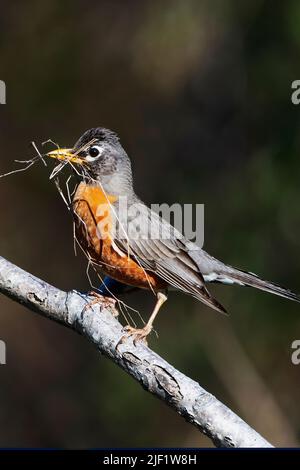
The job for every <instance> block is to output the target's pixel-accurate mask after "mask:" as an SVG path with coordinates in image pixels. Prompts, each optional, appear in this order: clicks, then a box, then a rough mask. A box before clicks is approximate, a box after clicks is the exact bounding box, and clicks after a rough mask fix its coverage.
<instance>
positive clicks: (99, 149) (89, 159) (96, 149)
mask: <svg viewBox="0 0 300 470" xmlns="http://www.w3.org/2000/svg"><path fill="white" fill-rule="evenodd" d="M103 151H104V149H103V148H102V147H99V146H98V145H93V147H91V148H90V149H89V153H88V155H87V156H86V158H85V159H86V161H87V162H94V161H95V160H97V158H99V157H101V155H102V153H103ZM91 153H94V156H93V155H91Z"/></svg>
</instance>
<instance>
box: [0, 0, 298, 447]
mask: <svg viewBox="0 0 300 470" xmlns="http://www.w3.org/2000/svg"><path fill="white" fill-rule="evenodd" d="M299 53H300V4H299V1H297V0H288V1H285V2H280V1H263V0H261V1H258V0H256V1H254V0H244V1H242V2H236V1H233V0H226V1H225V0H223V1H208V0H207V1H203V0H201V1H200V0H186V1H183V0H171V1H153V0H152V1H146V0H145V1H141V0H131V1H121V0H119V1H116V0H114V1H111V0H110V1H108V0H107V1H89V2H84V1H78V0H77V1H64V2H61V1H59V0H54V1H44V2H39V1H27V2H2V3H1V19H0V57H1V61H0V64H1V68H0V71H1V72H0V79H2V80H4V81H5V82H6V85H7V104H6V105H1V106H0V119H1V126H0V152H1V153H0V154H1V165H0V172H1V173H4V172H6V171H10V170H11V169H13V168H17V165H16V164H15V163H14V162H13V161H14V159H28V158H31V157H32V156H33V155H34V151H33V149H32V148H31V147H30V142H31V141H32V140H34V141H35V142H36V143H37V145H38V146H39V147H40V144H41V142H42V141H44V140H47V139H49V138H52V139H53V140H54V141H55V142H58V143H59V144H60V145H61V146H72V145H73V143H74V142H75V140H77V138H78V137H79V136H80V135H81V134H82V132H83V131H84V130H86V129H88V128H90V127H95V126H99V125H100V126H105V127H109V128H112V129H114V130H116V131H117V132H118V133H119V135H120V137H121V141H122V143H123V145H124V146H125V148H126V149H127V150H128V152H129V154H130V155H131V157H132V160H133V165H134V173H135V181H136V191H137V193H138V194H139V195H140V196H141V197H142V198H143V199H144V200H145V201H146V202H148V203H151V202H153V203H159V202H169V203H173V202H181V203H204V204H205V245H204V246H205V248H206V250H207V251H209V252H210V253H211V254H213V255H215V256H217V257H220V258H221V259H223V260H224V261H226V262H228V263H230V264H232V265H237V266H239V267H241V268H244V269H249V270H251V271H254V272H257V273H259V274H261V275H262V276H264V277H265V278H267V279H272V280H274V281H276V282H278V283H281V284H283V285H284V286H287V287H290V288H291V289H294V290H296V291H297V290H298V291H300V279H299V274H300V267H299V255H300V241H299V233H300V211H299V207H298V201H299V196H300V189H299V170H300V163H299V116H300V107H297V106H294V105H293V104H292V103H291V99H290V97H291V82H292V81H293V80H296V79H300V73H299V72H300V71H299ZM50 167H51V164H50V166H49V168H44V167H43V166H42V165H41V164H38V165H36V166H34V167H33V168H32V169H30V170H29V171H28V172H25V173H19V174H15V175H13V176H10V177H7V178H3V179H1V180H0V207H1V231H0V246H1V251H0V254H1V255H2V256H5V257H6V258H8V259H9V260H11V261H13V262H15V263H16V264H18V265H20V266H21V267H23V268H24V269H26V270H29V271H31V272H32V273H34V274H35V275H37V276H40V277H42V278H43V279H45V280H47V281H48V282H50V283H53V284H55V285H56V286H58V287H60V288H63V289H72V288H77V289H81V290H88V282H87V279H86V274H85V260H84V259H83V258H82V257H77V258H76V257H75V256H74V253H73V242H72V224H71V219H70V216H69V215H68V213H67V210H66V208H65V206H64V204H63V202H62V201H61V199H60V197H59V195H58V193H57V191H56V189H55V187H54V185H53V184H52V183H51V182H49V180H48V176H49V172H50ZM212 291H213V292H214V294H215V295H216V296H217V297H218V299H219V300H220V301H221V302H222V303H223V304H224V305H225V306H226V308H227V309H228V310H229V312H230V313H231V316H230V317H229V318H225V317H223V316H221V315H218V314H216V313H215V312H214V311H212V310H209V309H208V308H206V307H205V306H203V305H202V304H200V303H198V302H196V301H195V300H193V299H191V298H189V297H187V296H184V295H180V294H176V293H174V294H171V295H170V298H169V302H168V303H167V305H166V306H165V307H164V309H163V311H162V312H161V314H160V316H159V318H158V321H157V322H156V329H157V330H158V332H159V339H157V338H156V336H155V335H154V334H153V335H152V336H151V338H150V346H151V347H153V349H154V350H155V351H157V352H158V353H159V354H161V355H163V357H165V358H166V359H167V360H168V361H170V362H171V363H172V364H174V365H175V366H176V367H177V368H179V369H180V370H181V371H183V372H184V373H185V374H187V375H189V376H191V377H192V378H193V379H195V380H197V381H199V382H200V383H201V385H202V386H204V387H206V388H207V389H208V390H209V391H210V392H212V393H213V394H215V395H216V396H217V397H218V398H219V399H221V400H222V401H223V402H225V403H226V404H227V405H228V406H230V407H231V408H232V409H233V410H234V411H235V412H237V413H239V414H240V415H241V416H242V417H243V418H244V419H245V420H247V421H248V422H249V424H251V425H252V426H253V427H254V428H255V429H256V430H257V431H259V432H260V433H262V434H263V435H264V437H266V438H267V439H269V440H270V441H271V442H272V443H273V444H275V445H282V446H283V445H284V446H294V445H299V443H300V425H299V422H300V406H299V385H300V375H299V374H300V366H298V367H297V366H294V365H292V363H291V351H292V350H291V343H292V341H293V340H294V339H298V338H299V336H300V307H299V305H297V304H296V303H292V302H289V301H287V300H284V299H280V298H278V297H274V296H271V295H268V294H264V293H261V292H258V291H253V290H251V289H241V288H239V287H235V288H234V287H223V286H216V287H212ZM126 301H127V302H128V303H129V304H130V305H133V306H138V307H139V309H140V311H141V312H142V315H143V317H144V318H147V316H148V312H150V310H151V308H152V305H153V299H152V297H151V295H150V294H147V293H145V292H141V293H139V294H137V295H133V296H132V297H127V298H126ZM137 321H138V318H137ZM0 338H1V339H2V340H4V341H6V343H7V365H6V366H1V368H0V384H1V385H0V403H1V405H0V446H1V447H4V446H13V447H15V446H22V447H25V446H30V447H33V446H34V447H37V446H43V447H67V448H71V447H74V448H83V447H102V446H111V447H113V446H121V447H122V446H123V447H125V446H210V445H211V444H210V441H209V440H208V439H206V438H205V437H203V436H202V435H201V434H199V432H198V431H196V430H195V429H194V428H193V427H192V426H190V425H188V424H186V423H185V422H184V420H182V419H181V418H180V417H179V416H177V415H176V414H175V413H174V412H173V411H171V410H170V409H168V408H167V407H166V406H165V405H164V404H163V403H160V402H159V401H157V400H156V399H154V398H153V397H151V396H150V395H149V394H146V392H144V391H143V390H142V389H141V387H139V386H138V385H137V384H136V383H134V382H133V381H132V380H131V379H130V378H129V377H127V376H126V374H125V373H123V372H122V371H120V370H119V369H118V368H117V367H116V366H115V365H114V364H113V363H111V362H108V361H107V360H105V359H104V358H101V357H99V355H98V353H97V352H96V351H95V349H94V348H93V347H92V346H91V345H90V344H88V343H87V341H85V340H84V339H82V338H80V337H79V336H77V335H75V334H74V333H72V332H71V331H68V330H67V329H65V328H63V327H60V326H58V325H56V324H54V323H52V322H49V321H47V320H46V319H43V318H39V317H38V316H35V315H33V314H32V313H31V312H29V311H27V310H25V309H24V308H23V307H21V306H18V305H16V304H14V303H12V302H11V301H9V300H8V299H6V298H4V297H1V299H0Z"/></svg>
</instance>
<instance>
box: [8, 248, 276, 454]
mask: <svg viewBox="0 0 300 470" xmlns="http://www.w3.org/2000/svg"><path fill="white" fill-rule="evenodd" d="M0 293H2V294H4V295H6V296H8V297H10V298H11V299H13V300H15V301H16V302H18V303H20V304H23V305H25V306H26V307H27V308H29V309H30V310H33V311H34V312H37V313H39V314H40V315H42V316H46V317H48V318H50V319H51V320H55V321H58V322H59V323H61V324H63V325H65V326H67V327H69V328H72V329H73V330H75V331H77V332H78V333H80V334H82V335H83V336H85V337H86V338H87V339H88V340H89V341H91V342H92V343H94V344H95V346H96V347H97V349H98V350H99V351H100V353H102V354H104V355H105V356H106V357H108V358H110V359H111V360H112V361H113V362H115V363H116V364H118V366H120V367H121V368H122V369H123V370H125V371H126V372H127V373H128V374H130V375H131V376H132V377H133V378H134V379H136V380H137V381H138V382H139V383H140V384H141V385H142V387H143V388H144V389H145V390H147V391H148V392H151V393H153V394H154V395H155V396H157V397H158V398H160V399H161V400H163V401H164V402H165V403H166V404H168V405H169V406H170V407H172V408H173V409H174V410H175V411H176V412H177V413H178V414H180V415H181V416H183V417H184V418H185V419H186V421H188V422H189V423H191V424H193V425H194V426H196V427H197V428H198V429H199V430H200V431H201V432H202V433H204V434H205V435H207V436H208V437H209V438H210V439H212V441H213V442H214V444H215V445H216V446H219V447H272V446H271V444H269V443H268V442H267V441H266V440H265V439H264V438H263V437H261V436H260V435H259V434H258V433H257V432H256V431H254V430H253V429H252V428H251V427H250V426H248V425H247V424H246V423H245V422H244V421H243V420H242V419H241V418H239V417H238V416H237V415H236V414H234V413H233V412H232V411H231V410H230V409H228V408H227V407H226V406H225V405H223V404H222V403H221V402H220V401H218V400H217V399H216V398H215V397H214V396H213V395H211V394H210V393H208V392H207V391H206V390H204V389H203V388H202V387H201V386H200V385H199V384H198V383H196V382H194V381H193V380H191V379H190V378H189V377H186V376H185V375H184V374H182V373H181V372H179V371H178V370H176V369H175V368H174V367H172V366H171V365H170V364H168V363H167V362H166V361H165V360H164V359H162V358H161V357H160V356H158V355H157V354H155V353H154V352H153V351H151V349H149V348H148V347H146V346H145V345H144V344H142V343H138V344H137V345H136V346H135V345H134V344H133V341H132V339H130V338H128V339H126V340H125V341H124V342H123V343H122V344H120V345H119V346H118V347H116V346H117V344H118V342H119V340H120V338H122V336H123V335H124V331H123V328H122V325H121V324H120V323H119V322H118V320H117V318H116V317H115V316H114V312H113V311H112V309H110V308H108V307H106V306H105V304H104V305H103V306H101V308H100V306H98V305H94V306H93V307H90V308H88V309H86V310H85V312H84V314H83V313H82V312H83V309H84V307H85V306H86V300H85V299H84V298H82V296H80V295H78V294H77V293H76V292H68V293H67V292H63V291H61V290H59V289H57V288H55V287H53V286H51V285H49V284H47V283H46V282H44V281H42V280H40V279H38V278H36V277H34V276H33V275H32V274H29V273H27V272H25V271H23V270H22V269H20V268H18V267H17V266H15V265H13V264H11V263H10V262H8V261H7V260H5V259H4V258H2V257H0Z"/></svg>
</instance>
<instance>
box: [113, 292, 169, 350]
mask: <svg viewBox="0 0 300 470" xmlns="http://www.w3.org/2000/svg"><path fill="white" fill-rule="evenodd" d="M166 300H167V295H166V294H164V293H163V292H158V293H157V301H156V304H155V307H154V310H153V312H152V313H151V315H150V318H149V320H148V322H147V324H146V325H145V326H144V328H141V329H137V328H133V327H132V326H129V325H128V326H125V328H124V329H125V331H126V333H127V334H128V336H133V337H134V339H133V342H134V343H136V342H137V341H144V342H146V343H147V341H146V337H147V336H148V335H149V333H151V331H152V328H153V322H154V320H155V318H156V316H157V314H158V312H159V310H160V308H161V307H162V305H163V304H164V303H165V302H166ZM126 336H127V335H126ZM123 339H124V337H123V338H121V342H122V340H123Z"/></svg>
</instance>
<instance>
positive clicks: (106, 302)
mask: <svg viewBox="0 0 300 470" xmlns="http://www.w3.org/2000/svg"><path fill="white" fill-rule="evenodd" d="M88 297H93V299H92V300H90V301H89V302H88V301H87V304H86V305H85V307H84V309H83V310H82V314H83V315H84V314H85V312H86V311H87V310H88V309H90V308H93V306H94V305H100V311H101V310H102V309H103V308H108V309H109V310H110V311H111V312H112V314H113V316H114V317H117V316H118V315H119V312H118V310H117V308H116V299H113V298H111V297H105V296H104V295H101V294H99V293H98V292H95V291H91V292H89V293H88Z"/></svg>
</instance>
